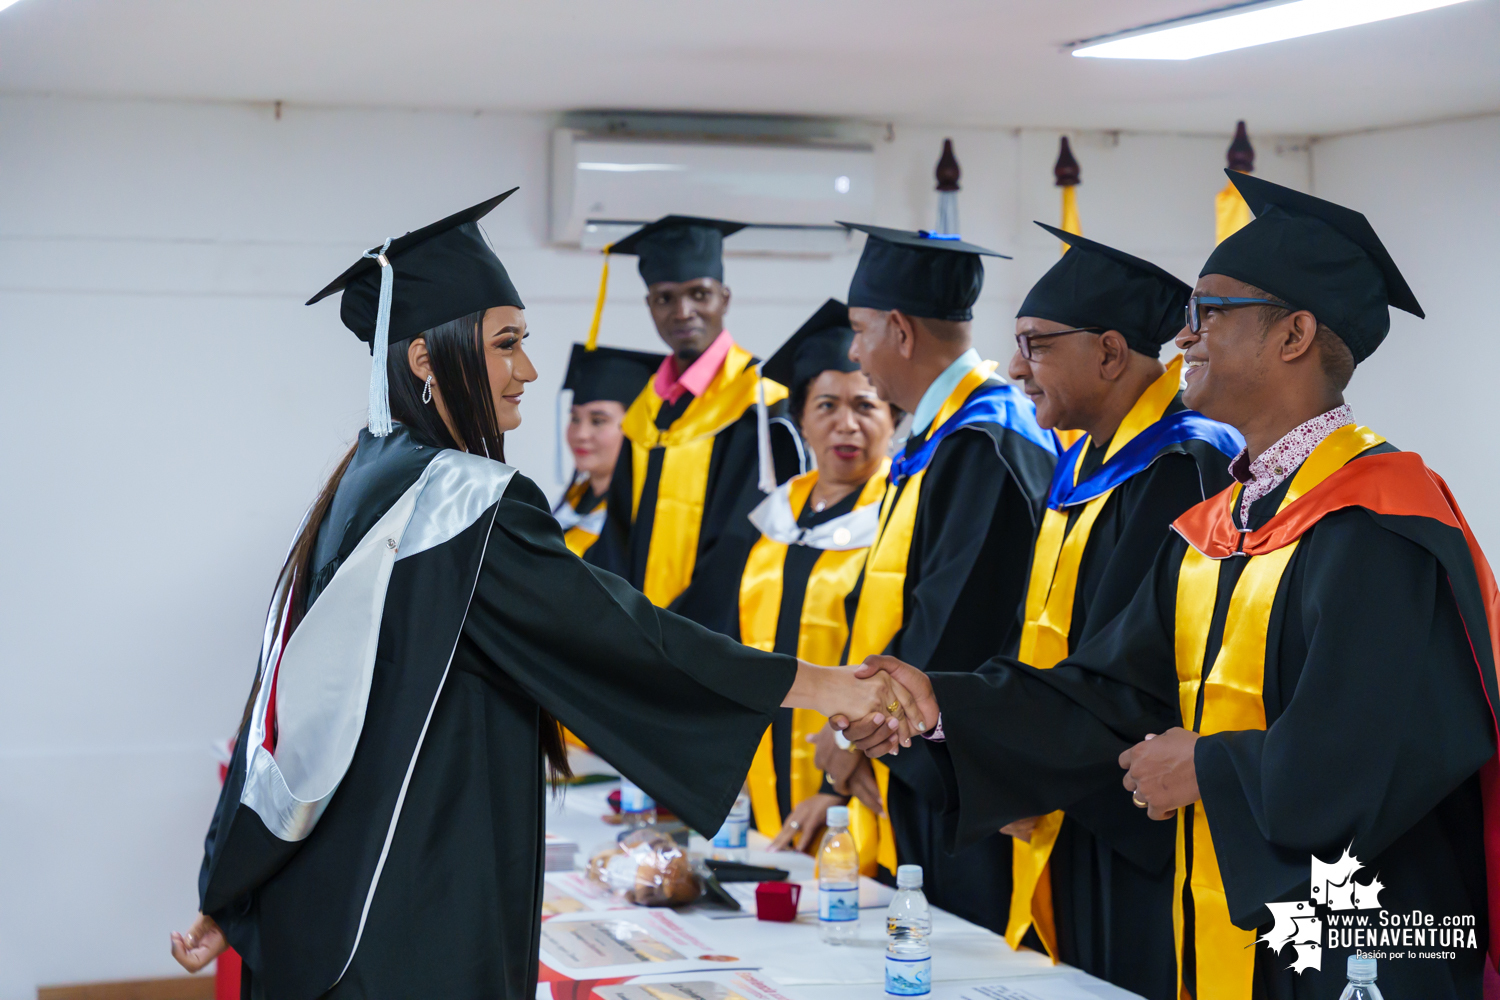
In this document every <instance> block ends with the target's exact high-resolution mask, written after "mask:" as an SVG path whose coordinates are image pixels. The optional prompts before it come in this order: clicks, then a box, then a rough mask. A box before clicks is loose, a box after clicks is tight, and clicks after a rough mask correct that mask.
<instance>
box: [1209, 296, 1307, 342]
mask: <svg viewBox="0 0 1500 1000" xmlns="http://www.w3.org/2000/svg"><path fill="white" fill-rule="evenodd" d="M1199 306H1213V307H1214V308H1216V309H1235V308H1238V307H1240V306H1276V307H1277V308H1278V309H1290V308H1292V307H1291V306H1289V305H1287V304H1286V303H1285V302H1277V301H1276V300H1275V299H1244V298H1238V297H1234V296H1230V297H1227V298H1226V297H1225V296H1223V295H1194V296H1192V297H1190V298H1189V299H1188V304H1187V309H1186V312H1187V328H1188V329H1189V330H1191V331H1192V332H1193V333H1197V332H1198V331H1199V330H1201V329H1202V328H1203V314H1202V313H1200V312H1199V311H1198V307H1199Z"/></svg>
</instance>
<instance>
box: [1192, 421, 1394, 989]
mask: <svg viewBox="0 0 1500 1000" xmlns="http://www.w3.org/2000/svg"><path fill="white" fill-rule="evenodd" d="M1384 440H1385V439H1384V438H1382V437H1381V436H1380V435H1378V434H1376V433H1375V432H1373V431H1371V430H1370V429H1369V428H1367V427H1355V426H1353V425H1350V426H1346V427H1341V428H1339V429H1338V430H1336V431H1334V432H1333V433H1332V434H1330V435H1328V436H1327V437H1326V438H1324V439H1323V440H1322V442H1321V443H1320V444H1319V445H1318V446H1317V448H1315V449H1313V453H1312V454H1311V455H1309V456H1308V459H1307V461H1306V462H1304V463H1303V464H1302V468H1301V469H1299V470H1298V471H1297V475H1296V476H1295V477H1294V478H1293V479H1292V485H1291V486H1290V487H1288V489H1287V492H1286V496H1285V497H1284V498H1283V499H1282V501H1281V505H1280V508H1279V510H1285V509H1286V508H1287V506H1288V505H1290V504H1291V503H1293V502H1294V501H1296V500H1297V498H1298V497H1301V496H1302V495H1303V494H1305V493H1306V492H1307V491H1308V490H1310V489H1312V488H1313V487H1315V486H1317V485H1318V484H1319V483H1321V482H1322V481H1323V480H1325V479H1327V478H1328V477H1329V476H1330V475H1332V474H1333V473H1334V472H1335V471H1337V470H1338V469H1340V468H1342V467H1343V466H1344V465H1345V464H1347V463H1348V462H1349V461H1350V460H1351V459H1353V458H1355V457H1356V456H1357V455H1359V454H1360V453H1361V452H1364V451H1365V450H1367V449H1369V448H1373V447H1374V446H1375V445H1377V444H1380V443H1381V442H1383V441H1384ZM1239 497H1240V490H1239V489H1238V488H1236V489H1235V490H1234V491H1233V492H1231V493H1230V494H1229V496H1228V502H1229V503H1230V504H1236V503H1238V502H1239ZM1297 545H1298V542H1292V543H1291V544H1290V545H1286V546H1283V547H1282V548H1279V549H1277V550H1275V551H1274V552H1268V553H1266V554H1264V555H1259V556H1251V557H1236V558H1247V559H1248V561H1247V562H1246V564H1245V568H1244V571H1243V572H1242V573H1241V574H1240V578H1239V580H1238V581H1237V582H1236V583H1235V587H1234V593H1233V594H1232V595H1230V598H1229V611H1228V614H1227V616H1226V618H1225V620H1224V639H1223V643H1222V644H1221V645H1220V647H1219V651H1218V654H1217V655H1216V656H1215V657H1214V662H1213V666H1212V668H1211V669H1210V670H1209V671H1208V677H1207V679H1204V676H1203V661H1204V657H1205V654H1206V652H1207V648H1208V632H1209V629H1210V628H1211V627H1212V622H1213V615H1214V602H1215V600H1216V599H1217V596H1218V587H1219V571H1220V566H1221V564H1220V563H1219V562H1216V561H1215V560H1213V559H1210V558H1209V557H1207V556H1205V555H1203V554H1202V553H1201V552H1199V551H1198V550H1197V549H1194V548H1193V547H1192V546H1188V549H1187V551H1186V552H1185V553H1184V554H1183V557H1182V566H1181V569H1180V571H1179V575H1178V577H1177V609H1176V613H1175V617H1176V634H1175V646H1176V649H1175V654H1176V660H1177V692H1178V698H1179V700H1180V708H1181V711H1182V720H1183V725H1184V727H1186V728H1189V729H1192V730H1194V731H1195V732H1198V733H1201V734H1203V735H1205V736H1206V735H1209V734H1212V733H1222V732H1233V731H1239V730H1247V729H1265V728H1266V707H1265V701H1264V699H1263V697H1262V695H1263V691H1264V685H1265V669H1266V644H1267V639H1268V635H1267V633H1268V630H1269V627H1270V620H1271V606H1272V605H1273V604H1274V603H1275V601H1276V591H1277V589H1278V588H1279V586H1280V584H1281V578H1282V576H1283V575H1284V574H1285V572H1286V568H1287V566H1288V565H1289V564H1290V563H1291V560H1292V556H1293V554H1294V553H1295V552H1296V551H1297ZM1200 697H1201V700H1202V703H1203V711H1202V717H1201V718H1199V713H1198V703H1199V700H1200ZM1195 721H1196V725H1194V722H1195ZM1189 812H1191V814H1192V830H1191V833H1190V832H1189V830H1188V813H1189ZM1189 836H1191V837H1192V843H1193V863H1192V870H1191V871H1189V870H1188V865H1187V839H1188V837H1189ZM1174 885H1175V891H1174V893H1173V896H1172V928H1173V931H1174V933H1175V941H1176V945H1177V989H1178V993H1179V994H1180V993H1181V992H1182V951H1183V942H1184V940H1185V936H1184V935H1185V934H1186V928H1185V926H1184V924H1185V921H1186V915H1185V912H1184V908H1183V905H1182V891H1183V887H1184V885H1188V886H1190V887H1191V890H1192V893H1193V927H1192V934H1193V946H1194V951H1195V954H1196V955H1197V962H1196V966H1197V978H1198V981H1197V983H1196V989H1195V991H1194V992H1195V995H1196V996H1199V997H1203V998H1209V997H1212V998H1213V1000H1220V998H1222V1000H1250V998H1251V992H1252V986H1253V980H1254V978H1255V939H1256V932H1255V931H1254V930H1248V931H1247V930H1241V929H1240V928H1238V927H1236V926H1235V925H1234V924H1233V923H1232V922H1231V921H1230V919H1229V904H1228V901H1227V899H1226V897H1225V894H1224V879H1223V876H1222V875H1221V874H1220V871H1219V860H1218V856H1217V855H1216V854H1215V852H1214V842H1213V835H1212V834H1211V832H1210V830H1209V825H1208V814H1207V812H1206V811H1205V810H1204V808H1203V803H1202V802H1195V803H1193V805H1192V806H1191V807H1190V809H1180V810H1178V812H1177V872H1176V876H1175V879H1174Z"/></svg>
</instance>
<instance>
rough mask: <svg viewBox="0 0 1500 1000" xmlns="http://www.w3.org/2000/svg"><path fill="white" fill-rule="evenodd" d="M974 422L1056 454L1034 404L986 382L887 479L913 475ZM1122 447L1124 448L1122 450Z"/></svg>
mask: <svg viewBox="0 0 1500 1000" xmlns="http://www.w3.org/2000/svg"><path fill="white" fill-rule="evenodd" d="M973 424H999V425H1000V426H1001V427H1004V428H1005V429H1006V430H1008V431H1011V432H1012V433H1015V434H1019V435H1021V436H1022V437H1023V438H1025V439H1026V440H1028V441H1030V442H1031V443H1033V444H1035V445H1036V446H1037V447H1038V448H1041V449H1042V450H1043V451H1045V452H1046V453H1047V454H1049V455H1054V456H1055V455H1056V454H1057V453H1058V452H1059V451H1061V450H1062V449H1061V448H1059V447H1058V443H1057V435H1055V434H1053V433H1052V432H1051V431H1044V430H1042V428H1041V425H1040V424H1038V423H1037V422H1036V407H1035V406H1033V405H1032V403H1031V400H1029V399H1027V398H1026V397H1025V396H1023V395H1022V394H1021V392H1020V390H1018V389H1016V388H1015V386H1010V385H1005V384H1003V383H998V382H986V383H984V384H982V385H980V387H979V388H978V389H975V390H974V391H973V392H972V393H970V394H969V398H968V399H966V400H964V402H963V405H962V406H960V407H959V408H958V410H957V411H955V412H954V414H953V416H951V417H949V418H948V419H947V421H946V422H945V423H944V424H943V425H942V426H941V427H939V428H938V429H937V430H935V431H933V432H932V434H931V435H930V436H929V437H928V438H927V440H926V441H924V442H922V445H921V447H919V448H918V449H917V450H916V451H914V452H912V453H911V454H910V455H903V456H901V457H900V458H898V459H896V460H895V461H893V462H891V473H890V477H889V478H890V482H892V483H900V482H901V481H902V480H904V479H907V478H909V477H911V476H915V475H916V474H917V473H919V472H921V471H922V470H923V469H925V468H927V466H928V464H929V463H931V462H932V456H933V454H934V453H935V452H936V451H937V447H938V445H940V444H942V443H943V440H944V439H945V438H947V437H948V435H949V434H952V433H953V432H954V431H956V430H961V429H963V428H965V427H969V426H971V425H973ZM1122 450H1123V449H1122Z"/></svg>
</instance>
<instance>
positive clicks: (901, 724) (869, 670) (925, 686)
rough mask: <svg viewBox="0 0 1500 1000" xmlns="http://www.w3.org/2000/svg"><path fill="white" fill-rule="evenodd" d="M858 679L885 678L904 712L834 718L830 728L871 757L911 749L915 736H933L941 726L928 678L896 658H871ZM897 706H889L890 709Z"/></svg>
mask: <svg viewBox="0 0 1500 1000" xmlns="http://www.w3.org/2000/svg"><path fill="white" fill-rule="evenodd" d="M854 676H855V677H858V678H875V677H884V678H885V681H886V683H887V684H888V685H889V686H890V688H891V690H892V692H893V694H894V696H895V698H896V699H897V700H898V701H899V702H900V709H899V710H893V711H886V712H880V711H876V712H872V713H870V714H868V715H864V716H855V715H843V714H839V715H832V716H830V717H829V720H828V721H829V725H831V726H832V727H833V728H834V729H837V730H840V731H842V732H843V734H844V738H845V739H846V740H848V741H849V742H850V743H851V744H852V745H853V746H855V747H856V748H858V749H860V750H863V751H864V752H865V754H866V755H867V756H870V757H883V756H885V755H886V754H898V753H900V752H901V747H909V746H911V741H912V738H913V737H914V736H919V735H921V734H923V733H927V732H931V731H932V729H933V727H935V726H936V725H937V723H938V703H937V697H936V696H935V695H934V694H933V691H932V682H931V681H930V680H928V679H927V675H926V674H924V673H923V672H922V671H920V670H918V669H917V668H916V667H914V666H912V665H911V664H909V663H903V662H901V661H900V660H898V659H896V658H895V657H894V656H869V657H866V658H865V662H864V663H863V664H862V665H861V666H860V667H859V669H858V670H856V671H854ZM890 704H894V702H889V703H887V707H889V705H890Z"/></svg>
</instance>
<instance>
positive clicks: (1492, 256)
mask: <svg viewBox="0 0 1500 1000" xmlns="http://www.w3.org/2000/svg"><path fill="white" fill-rule="evenodd" d="M1312 160H1313V178H1314V181H1315V184H1314V188H1313V190H1314V192H1315V193H1316V194H1318V195H1321V196H1322V197H1325V198H1331V199H1333V200H1334V201H1337V202H1340V203H1341V204H1346V205H1352V206H1355V207H1357V208H1359V209H1360V210H1361V211H1363V212H1364V213H1365V214H1366V215H1367V216H1369V218H1370V222H1371V224H1372V225H1373V226H1374V227H1375V231H1376V232H1377V233H1379V234H1380V237H1381V240H1382V241H1383V242H1384V243H1385V245H1386V248H1387V249H1388V250H1390V252H1391V256H1392V257H1393V258H1394V259H1395V261H1396V265H1397V266H1398V267H1400V268H1401V273H1402V274H1404V275H1405V276H1406V280H1407V283H1408V284H1410V285H1411V287H1412V291H1414V292H1415V293H1416V296H1417V301H1418V302H1420V303H1421V304H1422V308H1423V310H1424V311H1425V312H1426V313H1427V318H1426V319H1425V320H1422V319H1417V318H1416V317H1414V316H1409V315H1407V314H1406V313H1404V312H1399V311H1397V310H1392V311H1391V333H1390V336H1389V337H1388V338H1387V339H1386V341H1385V343H1384V344H1383V345H1381V347H1380V350H1378V351H1377V352H1375V354H1374V355H1372V356H1371V357H1370V359H1369V360H1368V361H1366V362H1365V363H1364V364H1362V365H1360V366H1359V370H1358V371H1357V372H1356V373H1355V376H1354V381H1353V383H1351V385H1350V387H1349V393H1348V398H1349V401H1350V403H1351V404H1352V405H1353V406H1354V411H1355V417H1356V418H1357V419H1358V420H1359V421H1360V422H1361V423H1366V424H1369V425H1370V426H1371V427H1373V428H1374V429H1375V430H1377V431H1379V432H1380V433H1382V434H1384V435H1385V436H1386V437H1387V438H1389V439H1390V441H1391V442H1392V443H1393V444H1395V445H1396V446H1397V447H1399V448H1403V449H1406V450H1409V451H1417V452H1421V454H1422V456H1423V457H1424V458H1425V459H1426V460H1427V464H1428V465H1430V466H1432V468H1434V469H1435V470H1437V472H1438V473H1439V474H1440V475H1442V476H1443V478H1444V479H1446V480H1447V481H1448V485H1449V486H1450V487H1452V488H1453V492H1454V494H1455V495H1456V496H1457V498H1458V501H1459V503H1460V504H1461V505H1462V506H1463V508H1464V512H1465V514H1466V515H1467V516H1468V519H1469V523H1470V525H1471V526H1472V527H1473V529H1474V533H1475V534H1476V535H1477V536H1478V537H1479V540H1480V542H1481V544H1485V545H1486V547H1487V548H1488V549H1489V551H1490V552H1491V553H1494V554H1493V555H1491V559H1492V560H1494V559H1496V558H1500V502H1497V501H1496V499H1495V495H1496V490H1497V488H1500V466H1497V464H1496V462H1495V460H1494V447H1493V442H1492V441H1491V440H1490V437H1491V435H1492V430H1491V423H1490V422H1491V421H1493V420H1494V419H1495V416H1496V412H1497V411H1496V406H1495V363H1496V360H1497V358H1500V326H1497V324H1496V323H1495V320H1494V315H1495V307H1494V305H1493V303H1492V300H1493V299H1494V296H1495V293H1496V289H1497V288H1500V237H1497V235H1496V225H1497V223H1500V186H1497V185H1496V183H1495V180H1496V166H1495V165H1496V164H1497V163H1500V115H1491V116H1489V117H1485V118H1477V119H1470V120H1467V121H1457V122H1447V123H1444V124H1437V125H1427V126H1422V127H1413V128H1403V129H1391V130H1386V131H1379V132H1366V133H1361V134H1357V135H1349V136H1342V137H1339V138H1332V139H1323V140H1320V141H1318V142H1317V143H1315V144H1314V146H1313V152H1312Z"/></svg>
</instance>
